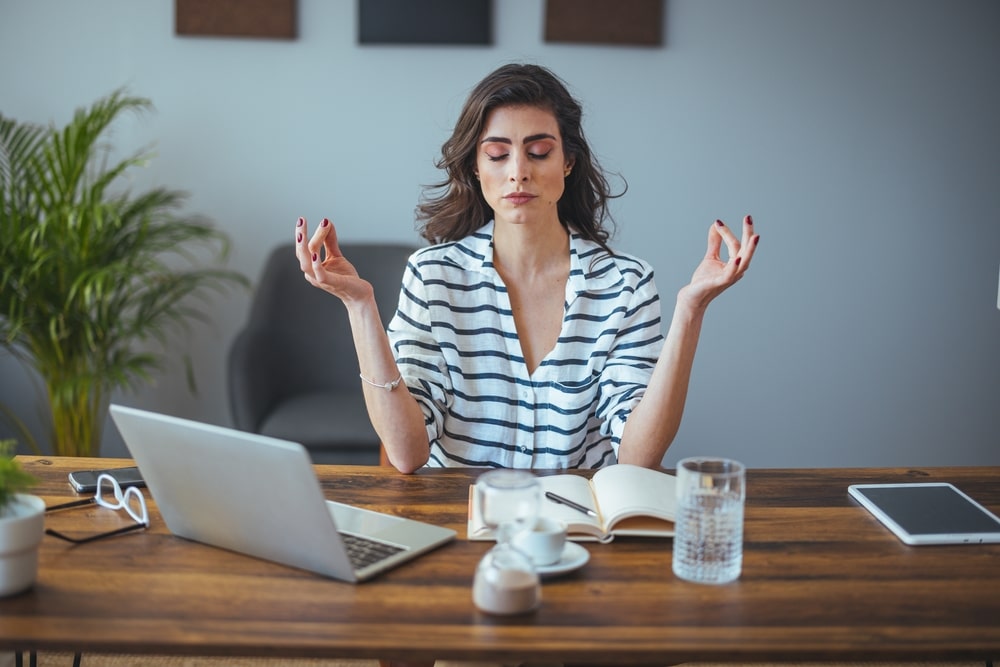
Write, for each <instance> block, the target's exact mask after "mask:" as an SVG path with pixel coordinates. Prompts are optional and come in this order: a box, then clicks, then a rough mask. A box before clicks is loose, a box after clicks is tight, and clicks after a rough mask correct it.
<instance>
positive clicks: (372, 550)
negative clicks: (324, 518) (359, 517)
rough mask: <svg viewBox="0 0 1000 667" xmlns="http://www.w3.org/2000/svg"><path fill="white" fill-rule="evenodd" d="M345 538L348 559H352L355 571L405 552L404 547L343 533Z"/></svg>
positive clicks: (342, 535)
mask: <svg viewBox="0 0 1000 667" xmlns="http://www.w3.org/2000/svg"><path fill="white" fill-rule="evenodd" d="M340 536H341V537H343V538H344V546H346V547H347V557H348V558H350V559H351V564H352V565H354V568H355V569H360V568H363V567H367V566H369V565H372V564H374V563H377V562H379V561H380V560H385V559H386V558H388V557H389V556H392V555H393V554H398V553H399V552H400V551H404V548H403V547H397V546H396V545H394V544H387V543H385V542H379V541H377V540H373V539H371V538H368V537H361V536H360V535H352V534H350V533H341V534H340Z"/></svg>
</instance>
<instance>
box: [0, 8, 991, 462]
mask: <svg viewBox="0 0 1000 667" xmlns="http://www.w3.org/2000/svg"><path fill="white" fill-rule="evenodd" d="M494 7H495V10H494V11H495V24H494V45H493V46H491V47H476V48H468V47H458V48H452V47H449V48H438V47H392V48H391V47H360V46H359V45H358V44H357V43H356V2H355V1H354V0H351V1H329V0H299V8H300V36H299V39H298V40H296V41H292V42H271V41H263V40H242V39H204V38H179V37H176V36H175V35H174V34H173V2H171V0H155V1H154V0H145V1H142V2H137V1H136V0H89V1H88V2H79V1H78V0H0V62H2V63H3V66H2V67H0V109H2V111H3V112H4V113H5V114H7V115H11V116H14V117H17V118H20V119H31V120H36V121H49V120H54V121H56V122H57V123H62V122H65V121H66V120H67V119H68V118H69V116H70V114H71V113H72V110H73V109H74V108H75V107H77V106H81V105H84V104H88V103H90V102H91V101H93V100H94V99H96V98H97V97H99V96H101V95H104V94H106V93H108V92H110V91H111V90H112V89H114V88H116V87H118V86H121V85H123V84H127V85H129V86H130V87H131V90H132V92H134V93H137V94H140V95H144V96H147V97H150V98H152V100H153V102H154V104H155V105H156V107H157V112H156V113H155V114H154V115H151V116H148V117H145V118H143V119H140V120H136V121H130V122H128V123H126V124H123V125H122V126H121V127H119V128H118V130H117V133H116V141H117V142H118V145H119V146H120V148H121V149H122V151H125V150H129V151H131V150H133V149H135V148H137V147H139V146H141V145H145V144H147V143H150V142H155V143H156V145H157V147H158V153H159V157H158V158H157V159H156V160H155V161H154V162H153V163H152V165H151V166H150V167H149V168H148V169H147V170H146V171H144V172H142V173H140V174H139V175H137V177H136V181H135V185H136V186H137V187H143V186H149V185H154V184H155V185H166V186H168V187H174V188H182V189H186V190H188V191H190V192H191V194H192V200H191V209H192V210H195V211H198V212H202V213H206V214H209V215H211V216H213V217H214V218H215V220H216V221H217V222H218V224H219V225H221V226H222V227H223V228H225V229H226V230H227V231H229V232H230V233H231V234H232V237H233V239H234V243H235V245H234V255H233V258H232V261H231V265H232V266H234V267H236V268H238V269H240V270H242V271H243V272H245V273H246V274H248V275H249V276H251V277H252V278H254V279H256V278H257V277H258V275H259V271H260V267H261V265H262V262H263V259H264V257H265V256H266V254H267V253H268V251H269V250H270V249H271V247H272V246H274V245H275V244H277V243H281V242H284V241H287V240H290V239H291V237H292V228H293V223H294V220H295V218H296V217H297V216H299V215H305V216H307V217H308V218H310V219H311V220H313V221H314V222H315V221H317V220H319V219H320V218H321V217H322V216H330V217H331V218H333V220H334V221H335V222H336V223H337V225H338V229H339V232H340V235H341V236H342V237H343V238H345V239H351V240H372V239H393V240H396V239H398V240H404V241H411V240H415V233H414V231H413V207H414V203H415V201H416V199H417V196H418V194H419V192H420V184H422V183H429V182H431V181H434V180H436V179H437V178H438V174H437V173H436V171H435V170H434V168H433V164H432V163H433V161H434V159H435V158H436V157H437V155H438V150H439V147H440V144H441V142H442V141H443V140H444V139H445V138H446V137H447V135H448V132H449V130H450V128H451V124H452V122H453V120H454V118H455V116H456V113H457V110H458V108H459V106H460V104H461V102H462V100H463V99H464V96H465V94H466V93H467V92H468V89H469V88H470V86H472V85H473V84H474V83H475V82H476V81H477V80H478V79H479V78H480V77H481V76H482V75H484V74H485V73H486V72H488V71H489V70H491V69H492V68H494V67H495V66H497V65H499V64H501V63H504V62H508V61H511V60H526V61H534V62H539V63H543V64H545V65H548V66H550V67H552V68H554V69H555V70H556V71H557V72H558V73H559V74H560V75H561V76H563V77H564V78H565V79H566V80H567V81H568V82H569V83H570V84H571V85H572V87H573V88H574V89H575V92H576V93H577V94H578V95H579V96H580V97H581V98H582V100H583V101H584V102H585V104H586V108H587V111H588V115H587V118H586V127H587V131H588V134H589V137H590V139H591V141H592V143H593V144H594V146H595V147H596V149H597V152H598V154H599V155H600V157H601V159H602V160H603V161H604V163H605V166H606V167H608V168H609V169H611V170H614V171H618V172H620V173H621V174H622V175H623V176H624V177H625V178H626V179H627V180H628V184H629V192H628V195H627V196H626V197H625V198H624V199H622V200H619V201H618V202H617V204H616V206H615V214H616V217H617V219H618V222H619V223H620V228H619V234H618V236H617V245H618V247H619V248H620V249H622V250H625V251H628V252H632V253H636V254H639V255H641V256H643V257H645V258H647V259H649V260H650V261H651V262H652V263H653V265H654V267H655V269H656V271H657V281H658V284H659V286H660V289H661V291H662V293H663V295H664V298H665V302H666V304H667V310H668V312H669V308H670V305H671V304H672V302H673V295H674V294H675V293H676V291H677V289H679V288H680V287H681V286H682V285H683V284H684V283H685V282H686V281H687V279H688V277H689V276H690V272H691V270H692V269H693V268H694V266H695V265H696V264H697V262H698V260H699V259H700V257H701V255H702V253H703V252H704V244H705V236H706V230H707V229H708V226H709V224H711V222H712V221H713V220H714V219H715V218H716V217H720V218H722V219H724V220H726V221H728V222H730V223H733V224H736V223H737V222H738V220H739V218H740V216H742V215H743V214H744V213H747V212H750V213H753V215H754V218H755V220H756V221H757V225H758V229H759V231H760V232H761V234H762V237H763V240H762V241H761V244H760V248H759V253H758V256H757V258H756V261H755V262H754V265H753V269H752V271H751V272H750V273H749V275H748V276H747V279H746V280H744V281H743V282H741V283H740V284H739V285H738V286H737V287H736V288H735V289H733V290H732V291H731V292H729V293H727V294H725V295H724V296H723V297H721V298H720V299H719V300H718V301H717V302H716V303H715V304H714V305H713V306H712V308H711V311H710V314H709V316H708V319H707V323H706V328H705V332H704V336H703V339H702V342H701V346H700V349H699V355H698V360H697V362H696V364H695V371H694V379H693V381H692V385H691V392H690V398H689V402H688V409H687V413H686V416H685V420H684V424H683V426H682V429H681V432H680V434H679V435H678V438H677V440H676V442H675V444H674V446H673V448H672V449H671V450H670V452H669V454H668V456H667V459H666V462H667V463H668V464H672V463H673V462H675V461H676V460H677V458H678V457H680V456H682V455H689V454H693V453H724V454H729V455H733V456H736V457H739V458H741V459H743V460H744V461H745V462H746V463H748V464H749V465H752V466H810V465H817V466H854V465H901V466H907V465H932V464H1000V446H998V445H1000V435H998V434H1000V405H998V403H1000V312H998V310H997V289H998V286H997V269H998V263H1000V224H998V222H997V219H996V216H997V213H998V211H1000V187H998V182H997V181H998V168H997V156H998V155H1000V129H998V120H1000V89H998V81H1000V77H998V65H1000V40H998V39H997V35H998V34H1000V4H998V3H996V2H994V1H993V0H937V1H931V0H920V1H914V0H839V1H836V2H832V1H831V2H820V1H818V0H756V1H753V2H749V1H746V0H670V1H669V3H668V4H667V11H666V35H667V38H666V39H667V43H666V46H665V47H664V48H659V49H648V48H620V47H601V46H583V45H552V44H546V43H545V42H544V41H543V40H542V37H541V35H542V28H543V15H544V5H543V3H542V2H541V1H540V0H496V1H495V2H494ZM290 261H292V260H291V258H290ZM247 305H248V297H247V296H245V295H239V296H236V297H232V298H228V299H224V300H221V301H220V302H219V303H218V309H217V313H218V316H217V319H216V321H215V322H214V323H213V325H212V326H211V327H202V328H198V329H196V330H195V332H194V334H193V335H192V336H191V337H190V338H188V339H183V340H178V341H177V343H176V345H177V348H178V350H186V351H188V352H190V353H191V354H192V355H193V356H194V359H195V362H196V368H197V370H198V381H199V383H200V389H201V390H200V393H199V395H197V396H192V395H190V394H189V393H188V392H187V390H186V385H185V382H184V379H183V376H182V374H181V373H180V372H171V373H168V374H166V375H165V376H163V377H161V378H160V379H159V380H158V382H157V384H156V385H155V386H153V387H150V388H148V389H146V390H143V391H142V392H141V393H140V394H139V395H135V396H125V397H120V399H121V400H124V401H127V402H128V403H130V404H133V405H138V406H141V407H148V408H152V409H156V410H160V411H163V412H168V413H172V414H177V415H181V416H186V417H191V418H195V419H200V420H204V421H209V422H215V423H220V424H228V423H229V415H228V410H227V405H226V399H225V383H224V374H223V369H224V360H225V355H226V350H227V346H228V343H229V341H230V340H231V338H232V336H233V335H234V333H235V331H236V329H237V328H238V327H239V326H240V324H241V323H242V322H243V320H244V318H245V316H246V310H247ZM331 307H336V306H335V304H334V303H332V302H331ZM316 344H317V345H322V337H321V332H317V341H316ZM0 372H2V373H3V376H2V377H3V381H2V383H0V394H2V395H0V400H8V401H13V402H15V403H17V404H19V405H20V404H23V403H24V402H25V401H26V399H25V398H24V395H23V393H22V392H21V390H19V389H17V387H18V386H19V385H20V384H21V382H22V379H21V378H19V377H18V376H19V374H20V373H19V371H18V370H17V369H16V368H14V367H12V366H11V364H10V363H9V361H6V362H4V363H3V364H0ZM121 451H122V450H121V445H120V441H118V440H117V438H116V434H114V433H112V434H110V435H109V436H108V441H107V443H106V447H105V453H107V454H115V453H119V452H121Z"/></svg>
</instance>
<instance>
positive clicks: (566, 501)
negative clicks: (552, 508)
mask: <svg viewBox="0 0 1000 667" xmlns="http://www.w3.org/2000/svg"><path fill="white" fill-rule="evenodd" d="M545 497H546V498H548V499H549V500H551V501H552V502H554V503H559V504H560V505H566V506H567V507H572V508H573V509H575V510H577V511H578V512H583V513H584V514H587V515H590V516H592V517H594V518H597V512H595V511H594V510H592V509H590V508H589V507H584V506H583V505H581V504H580V503H575V502H573V501H572V500H570V499H569V498H563V497H562V496H557V495H556V494H554V493H552V492H551V491H546V492H545Z"/></svg>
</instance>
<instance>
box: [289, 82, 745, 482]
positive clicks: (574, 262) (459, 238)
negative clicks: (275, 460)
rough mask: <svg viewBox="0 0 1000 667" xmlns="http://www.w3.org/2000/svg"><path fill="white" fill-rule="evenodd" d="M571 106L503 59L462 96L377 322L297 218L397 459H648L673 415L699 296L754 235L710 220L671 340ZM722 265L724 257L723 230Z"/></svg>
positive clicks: (702, 306) (692, 343) (678, 407)
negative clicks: (340, 309)
mask: <svg viewBox="0 0 1000 667" xmlns="http://www.w3.org/2000/svg"><path fill="white" fill-rule="evenodd" d="M581 117H582V110H581V107H580V104H579V103H578V102H577V101H576V100H575V99H574V98H573V97H572V96H571V95H570V93H569V92H568V90H567V89H566V86H565V85H564V84H563V83H562V82H561V81H560V80H559V79H558V78H557V77H556V76H555V75H554V74H553V73H552V72H550V71H549V70H547V69H545V68H543V67H540V66H537V65H519V64H513V65H506V66H503V67H500V68H499V69H497V70H496V71H494V72H492V73H491V74H489V75H488V76H487V77H486V78H485V79H483V81H481V82H480V83H479V84H478V85H477V86H476V87H475V88H474V89H473V91H472V92H471V94H470V95H469V98H468V100H467V101H466V103H465V106H464V108H463V110H462V112H461V115H460V117H459V120H458V123H457V125H456V127H455V130H454V132H453V134H452V136H451V138H450V139H449V140H448V141H447V142H446V143H445V144H444V146H443V149H442V158H441V160H440V161H439V162H438V166H439V167H441V168H442V169H444V170H445V171H446V174H447V179H446V180H445V181H444V182H442V183H440V184H438V186H436V187H437V193H436V194H435V195H432V196H430V197H428V198H426V199H425V200H424V201H423V202H422V203H421V205H420V206H419V208H418V219H419V221H420V222H421V225H422V226H421V233H422V235H423V237H424V238H426V239H427V240H428V241H429V242H430V243H431V244H432V245H431V246H430V247H428V248H424V249H421V250H419V251H417V252H416V253H415V254H414V255H413V256H412V257H411V259H410V262H409V264H408V266H407V269H406V272H405V275H404V277H403V287H402V293H401V297H400V302H399V309H398V311H397V313H396V315H395V317H394V318H393V320H392V322H391V323H390V326H389V329H388V332H387V331H386V330H385V329H384V327H383V323H382V322H381V320H380V319H379V315H378V309H377V308H376V305H375V300H374V296H373V292H372V288H371V285H370V284H369V283H368V282H367V281H365V280H364V279H363V278H361V277H359V276H358V274H357V271H355V270H354V268H353V267H352V266H351V264H350V262H349V260H348V258H345V257H343V256H342V255H341V253H340V250H339V247H338V245H337V235H336V231H335V229H334V227H333V225H332V224H330V222H329V220H326V219H324V220H323V221H322V223H321V224H320V226H319V228H318V229H317V230H316V232H315V233H314V234H313V235H312V236H311V237H309V236H308V229H307V225H306V222H305V220H304V219H302V218H300V219H299V221H298V225H297V229H296V256H297V257H298V259H299V264H300V266H301V268H302V272H303V274H304V275H305V278H306V280H308V281H309V282H310V283H311V284H313V285H314V286H316V287H319V288H321V289H324V290H326V291H328V292H330V293H331V294H333V295H335V296H337V297H339V298H340V299H341V300H342V301H343V303H344V305H345V306H346V307H347V312H348V317H349V320H350V323H351V327H352V331H353V335H354V343H355V346H356V348H357V353H358V360H359V364H360V369H361V376H362V380H364V382H363V383H362V384H363V388H364V395H365V401H366V404H367V407H368V412H369V416H370V418H371V421H372V424H373V425H374V427H375V430H376V432H377V433H378V435H379V437H380V438H381V440H382V443H383V446H384V447H385V450H386V453H387V455H388V458H389V460H390V461H391V462H392V464H393V465H394V466H395V467H396V468H397V469H399V470H400V471H402V472H412V471H414V470H416V469H417V468H419V467H421V466H424V465H431V466H455V465H474V466H497V467H530V468H571V467H587V468H596V467H600V466H604V465H608V464H611V463H615V462H616V461H618V462H623V463H626V462H627V463H634V464H638V465H643V466H650V467H658V466H659V465H660V463H661V460H662V458H663V455H664V453H665V452H666V450H667V448H668V447H669V446H670V443H671V442H672V441H673V438H674V436H675V435H676V433H677V429H678V428H679V426H680V421H681V414H682V413H683V409H684V402H685V398H686V395H687V388H688V383H689V378H690V374H691V366H692V363H693V361H694V355H695V349H696V347H697V343H698V338H699V335H700V331H701V326H702V321H703V319H704V315H705V310H706V308H707V307H708V304H709V303H710V302H711V301H712V300H713V299H714V298H715V297H716V296H718V295H719V294H720V293H722V292H723V291H724V290H725V289H727V288H728V287H729V286H731V285H732V284H733V283H735V282H736V281H737V280H739V279H740V278H741V277H742V276H743V274H744V273H745V272H746V270H747V269H748V268H749V266H750V262H751V260H752V258H753V254H754V249H755V248H756V246H757V243H758V241H759V240H760V237H759V235H757V234H756V232H755V231H754V227H753V222H752V220H751V218H750V216H747V217H746V218H744V220H743V228H742V233H741V238H740V239H737V238H736V236H735V234H734V233H733V232H732V231H731V230H730V229H729V228H728V227H727V226H726V225H725V224H723V223H722V222H721V221H716V222H715V223H714V224H713V225H712V226H711V228H710V229H709V232H708V252H707V253H706V255H705V257H704V259H703V260H702V261H701V263H700V264H699V265H698V267H697V269H696V270H695V272H694V275H693V276H692V278H691V282H690V283H689V284H688V285H686V286H685V287H683V288H682V289H681V290H680V292H679V293H678V295H677V301H676V304H675V306H674V311H673V318H672V320H671V323H670V327H669V329H668V332H667V335H666V338H663V337H662V335H661V322H660V302H659V296H658V293H657V291H656V287H655V285H654V282H653V272H652V270H651V268H650V266H649V265H648V264H647V263H645V262H644V261H642V260H639V259H637V258H635V257H631V256H628V255H623V254H616V253H614V252H612V250H611V249H610V247H609V246H608V239H609V236H610V233H609V232H608V230H607V229H606V228H605V226H604V225H605V223H606V221H607V219H608V215H607V202H608V199H609V198H610V196H611V195H610V194H609V187H608V183H607V180H606V178H605V176H604V174H603V172H602V171H601V169H600V167H599V165H598V164H597V161H596V159H595V158H594V157H593V155H592V154H591V151H590V148H589V146H588V144H587V141H586V139H585V138H584V134H583V130H582V127H581ZM723 243H725V244H726V247H727V249H728V255H729V258H728V261H723V260H722V259H721V257H720V251H721V248H722V244H723Z"/></svg>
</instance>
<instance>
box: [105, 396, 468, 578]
mask: <svg viewBox="0 0 1000 667" xmlns="http://www.w3.org/2000/svg"><path fill="white" fill-rule="evenodd" d="M110 410H111V417H112V419H113V420H114V422H115V426H117V427H118V430H119V431H120V432H121V434H122V437H123V438H124V441H125V445H126V447H128V450H129V452H130V453H131V455H132V458H133V459H135V462H136V465H137V466H138V467H139V472H140V473H141V474H142V477H143V479H144V480H145V482H146V486H147V487H148V488H149V492H150V494H152V496H153V500H154V501H156V505H157V507H158V508H159V510H160V514H161V516H162V517H163V520H164V521H165V522H166V524H167V528H169V529H170V532H172V533H174V534H175V535H178V536H180V537H183V538H187V539H189V540H194V541H196V542H202V543H204V544H208V545H212V546H215V547H220V548H222V549H228V550H230V551H235V552H238V553H241V554H246V555H249V556H254V557H256V558H262V559H264V560H269V561H274V562H277V563H282V564H284V565H289V566H292V567H296V568H299V569H302V570H308V571H309V572H314V573H316V574H320V575H323V576H325V577H330V578H333V579H340V580H343V581H349V582H361V581H365V580H367V579H370V578H372V577H374V576H375V575H377V574H379V573H381V572H384V571H386V570H388V569H391V568H394V567H396V566H398V565H401V564H402V563H405V562H406V561H409V560H411V559H413V558H415V557H417V556H419V555H420V554H423V553H425V552H427V551H430V550H431V549H434V548H437V547H439V546H441V545H443V544H445V543H446V542H449V541H451V540H452V539H454V538H455V534H456V533H455V531H454V530H450V529H448V528H443V527H441V526H434V525H431V524H428V523H423V522H420V521H414V520H412V519H406V518H403V517H397V516H392V515H389V514H384V513H381V512H374V511H371V510H366V509H362V508H359V507H352V506H350V505H345V504H343V503H337V502H333V501H329V500H326V498H325V497H324V495H323V490H322V488H321V487H320V484H319V480H318V479H317V478H316V474H315V472H314V471H313V467H312V461H311V459H310V458H309V454H308V453H307V452H306V449H305V447H303V446H302V445H300V444H298V443H295V442H288V441H285V440H280V439H277V438H271V437H268V436H263V435H257V434H253V433H246V432H243V431H237V430H234V429H229V428H224V427H221V426H213V425H210V424H203V423H200V422H196V421H189V420H186V419H180V418H177V417H170V416H167V415H162V414H157V413H155V412H147V411H145V410H137V409H135V408H128V407H124V406H121V405H111V408H110Z"/></svg>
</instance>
